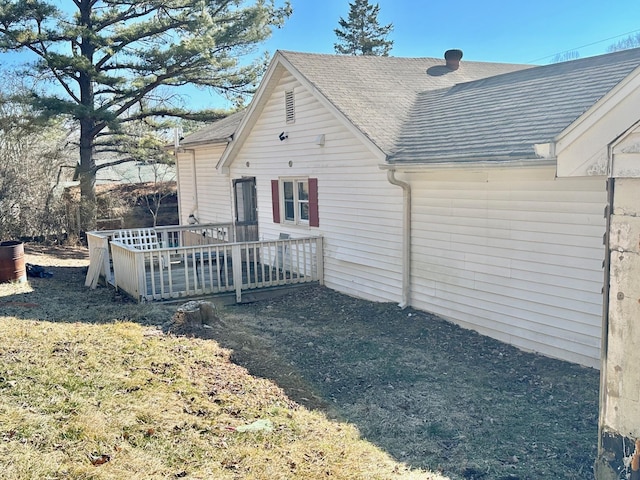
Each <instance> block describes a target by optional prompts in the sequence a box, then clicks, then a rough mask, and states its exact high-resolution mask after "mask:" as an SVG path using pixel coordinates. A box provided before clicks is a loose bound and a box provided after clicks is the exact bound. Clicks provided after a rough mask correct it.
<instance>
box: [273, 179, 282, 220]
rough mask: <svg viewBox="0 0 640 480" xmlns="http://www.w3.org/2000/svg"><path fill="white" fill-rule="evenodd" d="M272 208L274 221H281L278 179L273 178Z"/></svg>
mask: <svg viewBox="0 0 640 480" xmlns="http://www.w3.org/2000/svg"><path fill="white" fill-rule="evenodd" d="M271 209H272V210H273V223H280V192H279V189H278V180H271Z"/></svg>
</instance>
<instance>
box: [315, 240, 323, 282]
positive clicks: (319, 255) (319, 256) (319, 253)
mask: <svg viewBox="0 0 640 480" xmlns="http://www.w3.org/2000/svg"><path fill="white" fill-rule="evenodd" d="M323 245H324V244H323V242H322V237H318V238H316V264H317V269H318V272H317V275H318V283H319V284H320V285H324V251H323Z"/></svg>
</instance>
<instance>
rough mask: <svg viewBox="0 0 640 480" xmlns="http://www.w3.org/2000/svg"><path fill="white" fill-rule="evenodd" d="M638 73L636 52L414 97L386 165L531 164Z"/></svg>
mask: <svg viewBox="0 0 640 480" xmlns="http://www.w3.org/2000/svg"><path fill="white" fill-rule="evenodd" d="M639 65H640V49H634V50H627V51H623V52H617V53H613V54H608V55H601V56H598V57H590V58H585V59H582V60H575V61H572V62H566V63H558V64H552V65H546V66H541V67H536V68H531V69H527V70H522V71H519V72H514V73H509V74H505V75H499V76H496V77H492V78H487V79H483V80H478V81H474V82H469V83H464V84H459V85H455V86H453V87H451V88H446V89H441V90H437V91H430V92H421V93H420V94H419V95H418V97H417V101H416V102H415V104H414V105H413V107H412V109H411V113H410V115H409V117H408V118H407V120H406V121H405V123H404V125H403V127H402V131H401V133H400V135H399V136H398V138H397V141H396V145H395V147H394V149H393V151H392V152H390V153H391V155H390V157H389V161H390V162H392V163H402V162H440V161H457V162H464V161H474V160H489V161H490V160H513V159H532V158H536V155H535V152H534V147H533V145H534V144H536V143H546V142H550V141H552V140H553V139H554V137H556V136H557V135H558V134H559V133H561V132H562V131H563V130H564V129H565V128H567V127H568V126H569V125H571V124H572V123H573V122H574V121H575V120H576V119H577V118H579V117H580V115H582V114H583V113H584V112H585V111H586V110H588V109H589V108H590V107H591V106H593V105H594V104H595V103H596V102H597V101H598V100H599V99H600V98H602V97H603V96H604V95H605V94H606V93H607V92H609V91H610V90H611V89H612V88H613V87H614V86H615V85H616V84H618V83H619V82H620V81H622V80H623V79H624V78H625V77H626V76H627V75H629V74H630V73H631V72H632V71H633V70H634V69H635V68H636V67H638V66H639Z"/></svg>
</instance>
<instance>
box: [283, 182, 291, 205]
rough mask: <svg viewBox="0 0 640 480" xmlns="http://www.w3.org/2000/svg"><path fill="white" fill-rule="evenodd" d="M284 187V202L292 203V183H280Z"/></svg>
mask: <svg viewBox="0 0 640 480" xmlns="http://www.w3.org/2000/svg"><path fill="white" fill-rule="evenodd" d="M282 186H283V187H284V199H285V201H287V200H291V201H292V202H293V182H282Z"/></svg>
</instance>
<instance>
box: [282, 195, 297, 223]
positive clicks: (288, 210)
mask: <svg viewBox="0 0 640 480" xmlns="http://www.w3.org/2000/svg"><path fill="white" fill-rule="evenodd" d="M284 219H285V220H290V221H294V220H295V219H296V217H295V208H294V203H293V200H285V201H284Z"/></svg>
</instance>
